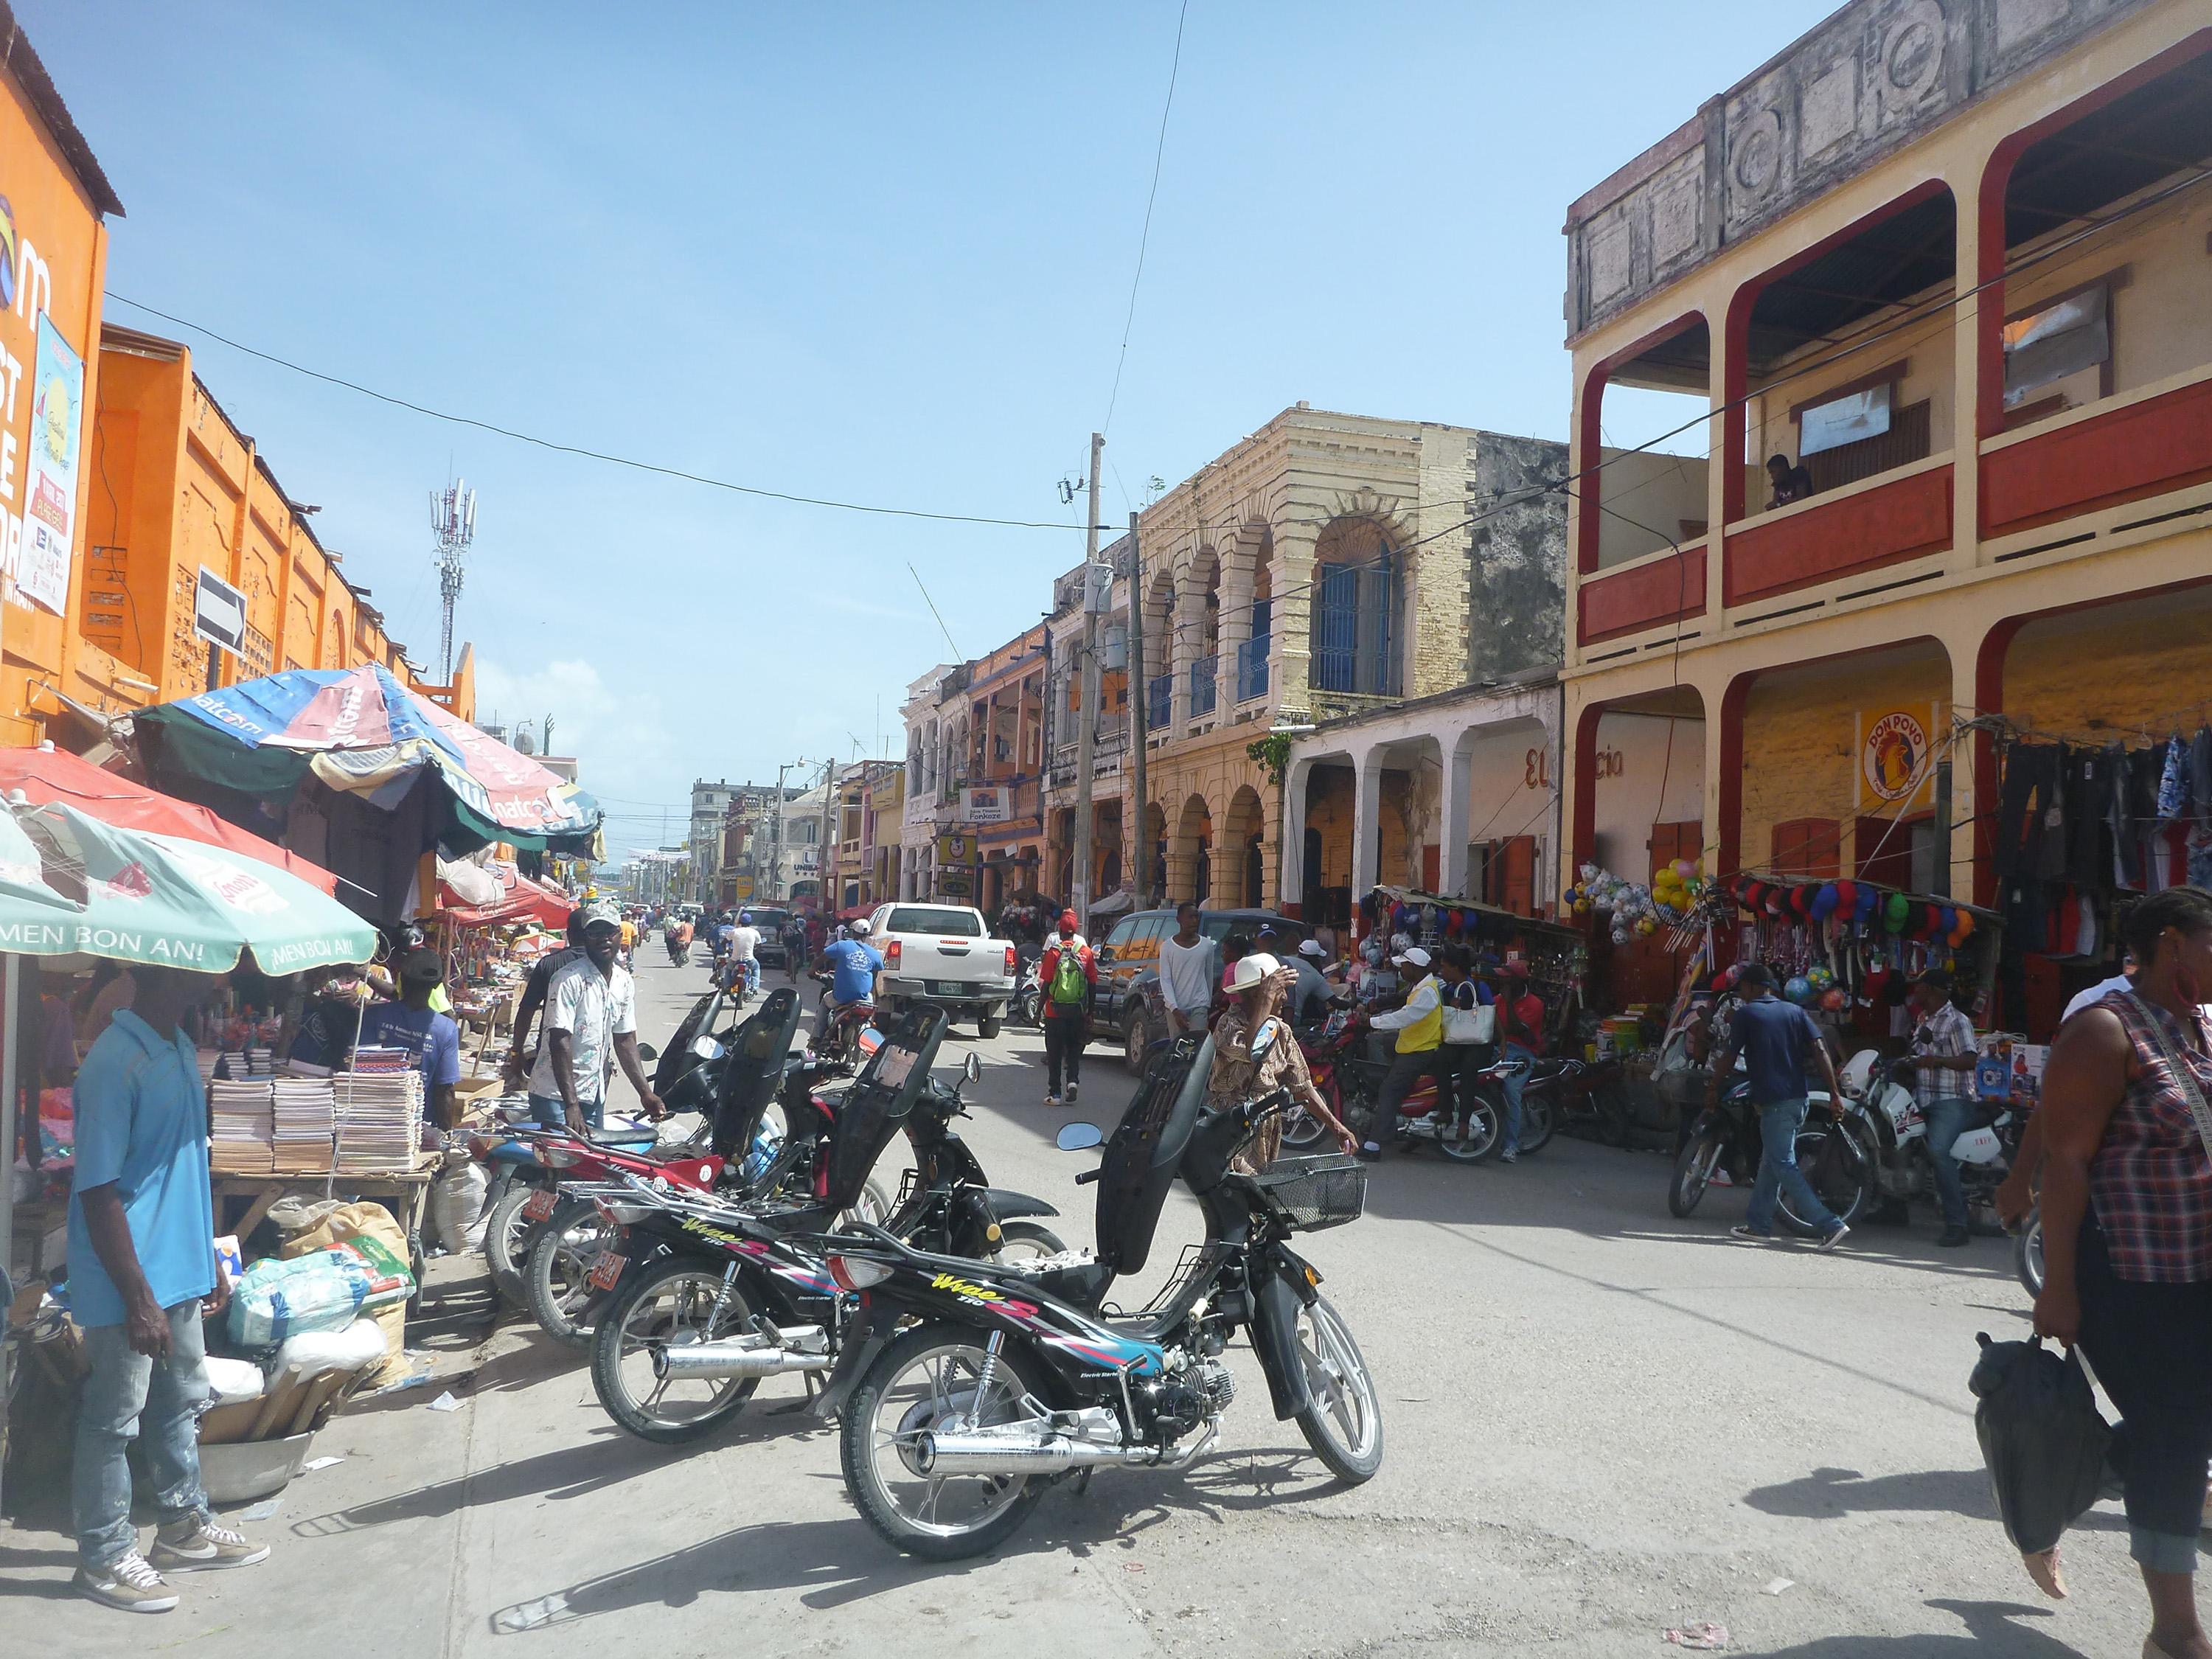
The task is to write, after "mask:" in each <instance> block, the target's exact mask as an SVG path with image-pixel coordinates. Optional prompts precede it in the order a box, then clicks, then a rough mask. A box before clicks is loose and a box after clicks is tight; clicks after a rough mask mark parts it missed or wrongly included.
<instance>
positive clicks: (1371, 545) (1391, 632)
mask: <svg viewBox="0 0 2212 1659" xmlns="http://www.w3.org/2000/svg"><path fill="white" fill-rule="evenodd" d="M1397 568H1398V556H1397V554H1396V553H1395V551H1393V550H1392V549H1391V546H1390V544H1389V540H1388V539H1387V538H1385V537H1384V536H1383V532H1382V530H1381V529H1380V528H1379V527H1378V526H1376V525H1375V524H1374V523H1373V522H1372V521H1370V520H1365V519H1340V520H1336V521H1335V522H1334V523H1333V524H1331V525H1329V526H1328V527H1327V528H1326V529H1324V530H1323V531H1322V533H1321V537H1320V539H1319V540H1318V542H1317V543H1316V545H1315V549H1314V583H1313V640H1312V646H1311V649H1312V653H1313V689H1314V690H1316V691H1348V692H1352V693H1355V694H1358V695H1361V696H1381V697H1395V696H1397V695H1398V640H1397V629H1396V627H1395V621H1396V616H1397V608H1398V582H1397V574H1398V572H1397Z"/></svg>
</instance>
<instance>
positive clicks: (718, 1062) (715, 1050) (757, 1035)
mask: <svg viewBox="0 0 2212 1659" xmlns="http://www.w3.org/2000/svg"><path fill="white" fill-rule="evenodd" d="M798 1031H799V994H798V993H797V992H796V991H792V990H788V989H785V990H779V991H777V992H776V993H775V994H773V995H771V996H770V997H769V1000H768V1001H767V1002H766V1003H765V1004H763V1006H762V1008H761V1011H760V1012H759V1013H757V1014H756V1015H754V1016H753V1018H750V1020H747V1021H746V1022H745V1024H744V1025H742V1026H740V1027H738V1029H737V1030H734V1031H733V1032H732V1033H731V1034H730V1036H731V1042H730V1043H729V1045H728V1046H727V1048H725V1046H724V1045H723V1044H721V1043H720V1042H716V1041H714V1040H713V1039H711V1038H704V1037H701V1038H695V1039H694V1042H695V1045H696V1046H697V1047H698V1048H700V1049H701V1050H702V1054H701V1056H700V1058H701V1062H702V1063H701V1064H700V1065H699V1066H698V1067H697V1069H696V1070H695V1071H693V1072H690V1073H686V1074H685V1075H684V1077H683V1078H682V1079H679V1080H678V1084H677V1085H676V1087H677V1089H678V1091H688V1090H690V1089H691V1088H692V1087H693V1086H694V1085H696V1084H697V1083H698V1080H699V1079H709V1081H708V1083H707V1084H706V1085H703V1086H702V1088H701V1092H702V1094H704V1095H705V1096H706V1099H705V1100H704V1101H703V1102H702V1104H703V1106H704V1108H705V1109H706V1110H707V1113H708V1117H707V1121H706V1122H705V1123H704V1124H702V1128H701V1130H700V1133H699V1134H698V1135H696V1136H695V1137H694V1138H693V1139H692V1140H690V1141H688V1142H686V1143H684V1146H683V1147H682V1148H680V1149H679V1155H678V1156H676V1157H665V1158H663V1159H662V1160H661V1162H660V1164H659V1167H658V1168H657V1169H655V1168H653V1167H650V1166H647V1167H639V1166H637V1165H636V1164H623V1163H620V1162H615V1163H612V1164H611V1165H610V1164H608V1163H607V1162H606V1161H605V1160H602V1161H600V1163H599V1166H598V1167H596V1168H591V1169H575V1168H572V1169H570V1170H568V1171H566V1172H565V1175H566V1179H565V1180H564V1182H563V1189H562V1194H561V1195H560V1196H558V1197H557V1198H556V1195H555V1194H550V1193H545V1194H540V1195H538V1197H537V1198H534V1199H532V1200H531V1204H530V1205H526V1206H525V1208H524V1214H525V1215H526V1216H532V1215H533V1214H534V1218H536V1219H537V1220H538V1221H539V1223H540V1224H541V1225H538V1227H537V1229H536V1231H534V1233H532V1235H531V1236H530V1238H529V1241H528V1254H527V1265H526V1267H525V1270H524V1273H523V1285H524V1290H525V1292H526V1297H527V1298H528V1302H529V1306H530V1310H531V1312H532V1315H533V1316H536V1318H537V1320H538V1323H539V1324H540V1325H541V1326H543V1327H544V1329H545V1331H546V1332H547V1334H550V1335H551V1336H552V1337H553V1338H555V1340H558V1341H561V1342H564V1343H566V1344H568V1346H571V1347H576V1348H583V1347H586V1346H589V1345H590V1342H591V1338H592V1328H591V1325H590V1322H589V1321H588V1320H586V1319H585V1318H584V1317H583V1316H582V1312H583V1310H584V1308H585V1307H586V1304H588V1303H589V1302H590V1301H591V1300H592V1290H591V1285H590V1274H591V1270H592V1265H593V1264H594V1263H595V1262H596V1261H598V1260H599V1255H600V1253H601V1252H602V1251H603V1250H604V1249H605V1248H606V1245H607V1242H608V1229H607V1226H606V1225H605V1221H604V1219H603V1218H601V1216H600V1215H599V1210H598V1206H597V1203H596V1200H597V1199H598V1198H599V1196H600V1193H599V1190H598V1188H597V1187H596V1186H595V1185H594V1183H604V1182H608V1181H610V1180H612V1179H615V1177H616V1174H617V1172H619V1173H620V1174H622V1175H634V1176H644V1177H646V1178H647V1179H652V1178H655V1177H658V1178H659V1179H660V1180H662V1181H664V1182H666V1183H667V1184H670V1185H672V1186H674V1187H676V1188H679V1189H688V1190H690V1191H694V1192H698V1193H702V1194H715V1195H719V1196H720V1197H723V1198H726V1199H728V1200H733V1201H742V1200H748V1199H768V1200H783V1201H804V1200H805V1198H806V1197H807V1195H808V1194H811V1192H812V1190H813V1187H814V1183H815V1166H816V1164H817V1161H818V1158H819V1156H820V1153H821V1149H822V1147H823V1144H824V1142H825V1141H826V1139H827V1137H828V1135H829V1131H830V1128H831V1127H832V1125H833V1123H834V1121H835V1109H834V1106H833V1104H832V1103H831V1102H830V1101H829V1099H828V1098H827V1097H824V1096H823V1094H821V1093H819V1092H817V1091H818V1090H820V1089H821V1088H823V1085H825V1084H827V1083H828V1082H829V1079H833V1078H837V1077H842V1076H843V1075H844V1074H845V1071H846V1068H845V1067H844V1066H841V1065H836V1064H832V1063H829V1062H825V1061H823V1060H817V1059H816V1058H814V1057H813V1056H811V1055H807V1054H793V1053H792V1052H791V1045H792V1041H793V1038H794V1037H795V1036H797V1035H798ZM778 1119H780V1120H781V1121H777V1120H778ZM702 1152H705V1153H706V1154H707V1155H706V1156H704V1157H702V1156H699V1154H700V1153H702ZM686 1155H688V1156H686ZM865 1197H866V1201H865V1203H864V1205H863V1206H862V1209H863V1212H864V1213H866V1214H867V1215H870V1216H873V1217H880V1216H882V1215H884V1214H885V1213H887V1212H888V1210H889V1206H888V1204H887V1203H886V1201H885V1200H884V1194H883V1192H882V1189H881V1188H878V1187H876V1186H874V1185H873V1184H872V1183H871V1185H870V1187H869V1188H868V1190H867V1192H866V1195H865Z"/></svg>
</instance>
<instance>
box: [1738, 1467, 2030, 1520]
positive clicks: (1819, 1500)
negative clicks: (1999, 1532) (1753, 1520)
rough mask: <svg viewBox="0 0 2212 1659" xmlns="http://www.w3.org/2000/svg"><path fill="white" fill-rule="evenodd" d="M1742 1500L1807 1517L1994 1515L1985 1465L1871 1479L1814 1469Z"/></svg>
mask: <svg viewBox="0 0 2212 1659" xmlns="http://www.w3.org/2000/svg"><path fill="white" fill-rule="evenodd" d="M1743 1501H1744V1502H1745V1503H1747V1504H1749V1505H1750V1506H1751V1507H1752V1508H1753V1509H1755V1510H1762V1511H1764V1512H1765V1513H1766V1514H1768V1515H1789V1516H1799V1517H1801V1518H1802V1519H1806V1520H1811V1521H1819V1520H1825V1519H1826V1518H1827V1517H1829V1516H1838V1515H1858V1514H1867V1513H1869V1512H1874V1511H1881V1510H1888V1511H1895V1510H1933V1511H1936V1512H1938V1513H1941V1514H1946V1515H1964V1516H1972V1518H1973V1519H1975V1520H1978V1521H1994V1520H1996V1518H1997V1508H1996V1499H1995V1498H1994V1497H1993V1496H1992V1495H1991V1493H1990V1477H1989V1474H1988V1472H1987V1471H1986V1470H1983V1469H1930V1470H1927V1471H1923V1472H1920V1473H1916V1474H1885V1475H1879V1476H1876V1477H1875V1479H1873V1480H1868V1479H1867V1478H1866V1477H1865V1476H1863V1475H1862V1474H1860V1473H1859V1472H1858V1471H1857V1469H1814V1471H1813V1472H1812V1474H1808V1475H1806V1476H1804V1477H1802V1479H1800V1480H1785V1481H1784V1482H1783V1483H1782V1484H1781V1485H1779V1486H1758V1487H1754V1488H1753V1490H1751V1491H1750V1492H1746V1493H1745V1494H1744V1495H1743Z"/></svg>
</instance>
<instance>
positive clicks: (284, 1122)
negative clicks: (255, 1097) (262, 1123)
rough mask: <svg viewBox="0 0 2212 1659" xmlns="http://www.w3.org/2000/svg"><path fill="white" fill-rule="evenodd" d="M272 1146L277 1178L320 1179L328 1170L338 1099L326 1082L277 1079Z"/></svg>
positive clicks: (274, 1087)
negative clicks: (313, 1176)
mask: <svg viewBox="0 0 2212 1659" xmlns="http://www.w3.org/2000/svg"><path fill="white" fill-rule="evenodd" d="M269 1087H270V1089H271V1090H272V1091H274V1093H275V1096H276V1116H275V1126H276V1136H275V1139H274V1141H273V1143H272V1151H273V1154H274V1158H275V1167H276V1173H277V1174H279V1175H321V1174H323V1173H325V1171H327V1170H329V1169H330V1167H331V1135H332V1133H334V1132H335V1131H336V1129H337V1094H336V1092H335V1091H333V1090H332V1088H331V1085H330V1083H329V1081H328V1080H327V1079H323V1080H317V1079H311V1078H281V1077H280V1078H278V1079H276V1081H275V1082H274V1083H272V1084H270V1085H269Z"/></svg>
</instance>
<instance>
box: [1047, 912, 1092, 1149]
mask: <svg viewBox="0 0 2212 1659" xmlns="http://www.w3.org/2000/svg"><path fill="white" fill-rule="evenodd" d="M1037 983H1038V984H1039V985H1040V986H1042V987H1043V988H1044V996H1043V999H1042V1000H1043V1008H1042V1024H1043V1025H1044V1063H1045V1091H1044V1103H1045V1104H1046V1105H1048V1106H1057V1105H1059V1104H1060V1102H1061V1100H1062V1099H1065V1100H1066V1102H1067V1103H1068V1104H1069V1105H1071V1106H1073V1104H1074V1103H1075V1091H1076V1090H1077V1088H1078V1086H1079V1083H1080V1081H1081V1079H1082V1076H1083V1046H1084V1044H1085V1043H1086V1042H1090V1041H1091V997H1092V996H1093V995H1094V994H1096V993H1097V989H1098V960H1097V957H1094V956H1092V955H1091V947H1090V946H1089V945H1086V944H1085V943H1084V942H1083V940H1082V939H1081V938H1080V937H1079V936H1078V934H1077V933H1076V931H1075V912H1074V911H1073V910H1063V911H1061V912H1060V937H1059V938H1057V939H1054V940H1052V941H1051V943H1049V944H1048V945H1046V946H1045V947H1044V955H1043V956H1042V957H1039V958H1038V960H1037ZM1063 1068H1065V1069H1066V1073H1067V1092H1066V1095H1065V1096H1062V1094H1061V1093H1060V1072H1061V1070H1062V1069H1063Z"/></svg>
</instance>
